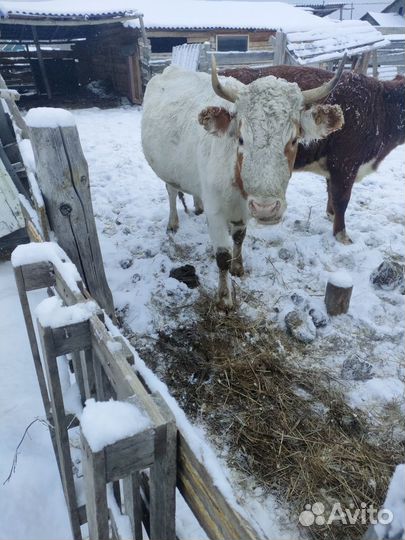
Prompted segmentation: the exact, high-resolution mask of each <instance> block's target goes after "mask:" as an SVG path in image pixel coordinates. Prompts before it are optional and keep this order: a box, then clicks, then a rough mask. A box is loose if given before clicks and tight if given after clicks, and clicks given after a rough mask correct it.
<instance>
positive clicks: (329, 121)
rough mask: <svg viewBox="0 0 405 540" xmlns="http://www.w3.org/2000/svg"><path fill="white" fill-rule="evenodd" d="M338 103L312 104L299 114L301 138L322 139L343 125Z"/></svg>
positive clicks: (343, 121) (309, 139) (343, 120)
mask: <svg viewBox="0 0 405 540" xmlns="http://www.w3.org/2000/svg"><path fill="white" fill-rule="evenodd" d="M344 123H345V119H344V116H343V111H342V109H341V108H340V106H339V105H313V106H312V107H310V108H309V109H308V110H306V111H304V112H303V113H302V114H301V128H302V138H303V139H304V140H306V141H311V140H314V139H323V138H324V137H327V136H328V135H330V134H331V133H333V132H334V131H337V130H339V129H341V128H342V127H343V126H344Z"/></svg>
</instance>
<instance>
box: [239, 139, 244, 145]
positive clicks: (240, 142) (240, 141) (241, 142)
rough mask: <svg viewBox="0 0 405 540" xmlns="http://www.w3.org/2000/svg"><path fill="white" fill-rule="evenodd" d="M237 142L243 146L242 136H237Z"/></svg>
mask: <svg viewBox="0 0 405 540" xmlns="http://www.w3.org/2000/svg"><path fill="white" fill-rule="evenodd" d="M239 144H240V145H241V146H243V137H239Z"/></svg>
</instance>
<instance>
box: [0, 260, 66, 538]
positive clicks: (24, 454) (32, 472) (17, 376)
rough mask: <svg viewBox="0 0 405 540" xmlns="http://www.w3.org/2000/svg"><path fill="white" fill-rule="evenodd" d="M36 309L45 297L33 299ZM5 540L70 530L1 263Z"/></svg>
mask: <svg viewBox="0 0 405 540" xmlns="http://www.w3.org/2000/svg"><path fill="white" fill-rule="evenodd" d="M31 295H32V300H33V302H34V303H37V302H39V301H40V300H41V299H42V298H43V297H44V296H46V293H45V291H41V292H38V291H36V292H33V293H31ZM0 305H1V317H0V373H1V392H0V538H2V539H4V540H5V539H12V538H21V539H22V538H26V539H28V538H37V539H39V538H40V539H41V540H47V539H49V540H58V539H61V540H62V539H63V540H67V539H69V538H71V532H70V525H69V519H68V514H67V510H66V507H65V500H64V497H63V491H62V485H61V483H60V480H59V473H58V469H57V465H56V461H55V457H54V453H53V448H52V444H51V439H50V437H49V432H48V427H47V426H46V425H43V424H42V423H40V422H35V423H34V424H33V425H32V427H31V428H30V429H29V433H28V435H27V436H26V437H25V439H24V442H23V443H22V445H21V448H20V452H19V455H18V460H17V466H16V470H15V473H14V474H13V475H12V477H11V479H10V481H9V482H7V483H6V484H4V485H3V482H4V481H5V480H6V478H7V477H8V475H9V473H10V469H11V466H12V464H13V456H14V452H15V450H16V448H17V445H18V443H19V442H20V440H21V438H22V436H23V434H24V431H25V429H26V428H27V426H28V425H29V424H30V423H31V422H32V421H34V420H35V419H36V418H41V419H44V418H45V412H44V408H43V406H42V401H41V395H40V393H39V387H38V382H37V378H36V374H35V369H34V363H33V361H32V357H31V350H30V347H29V342H28V337H27V335H26V332H25V328H24V319H23V315H22V311H21V308H20V306H19V299H18V295H17V290H16V287H15V283H14V274H13V271H12V267H11V264H10V263H0Z"/></svg>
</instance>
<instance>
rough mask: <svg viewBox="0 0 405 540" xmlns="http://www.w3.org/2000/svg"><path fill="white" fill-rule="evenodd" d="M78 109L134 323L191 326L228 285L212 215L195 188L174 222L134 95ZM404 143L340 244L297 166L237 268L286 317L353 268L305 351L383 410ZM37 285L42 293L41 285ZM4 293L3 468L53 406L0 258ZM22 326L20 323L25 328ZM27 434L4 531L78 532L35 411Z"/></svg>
mask: <svg viewBox="0 0 405 540" xmlns="http://www.w3.org/2000/svg"><path fill="white" fill-rule="evenodd" d="M73 113H74V115H75V118H76V121H77V125H78V129H79V133H80V137H81V140H82V145H83V149H84V153H85V155H86V158H87V160H88V163H89V168H90V178H91V189H92V196H93V205H94V210H95V215H96V221H97V226H98V230H99V237H100V242H101V248H102V252H103V257H104V262H105V266H106V273H107V277H108V280H109V283H110V286H111V289H112V292H113V295H114V301H115V305H116V307H117V308H118V309H119V310H120V312H121V313H122V315H123V318H124V322H125V324H126V325H127V328H130V329H131V331H132V332H133V336H134V341H135V342H136V340H137V339H142V337H145V336H148V337H149V338H150V337H156V336H157V335H158V332H159V330H161V329H165V331H167V330H168V329H169V330H170V328H176V327H178V326H179V325H181V324H184V325H186V324H187V323H189V322H190V320H191V319H192V318H193V317H194V316H195V314H194V308H193V304H194V302H195V301H196V300H197V299H198V298H199V294H200V292H199V290H202V291H203V292H204V293H205V294H208V296H210V297H211V298H214V295H215V291H216V286H217V270H216V264H215V260H214V257H213V253H212V249H211V246H210V244H209V239H208V233H207V226H206V222H205V217H204V215H201V216H195V215H194V214H193V212H192V211H191V210H192V201H191V200H190V198H188V199H187V202H188V205H189V208H190V213H189V214H186V213H185V212H184V209H183V208H182V206H181V203H180V202H179V204H178V207H179V215H180V229H179V232H178V233H177V234H176V235H175V236H169V235H168V234H167V233H166V225H167V219H168V201H167V194H166V189H165V186H164V184H163V182H162V181H161V180H159V179H158V178H157V177H156V176H155V175H154V173H153V172H152V171H151V169H150V168H149V166H148V165H147V163H146V162H145V159H144V157H143V155H142V150H141V143H140V121H141V110H140V109H138V108H136V107H129V106H128V107H126V106H123V107H121V108H118V109H110V110H99V109H88V110H78V111H74V112H73ZM403 150H404V148H403V147H402V148H397V149H396V150H395V151H394V152H393V153H392V154H391V155H390V156H389V157H388V158H387V159H386V160H385V161H384V162H383V163H382V165H381V167H380V170H379V171H378V172H377V173H375V174H373V175H371V176H369V177H367V178H366V179H364V180H363V181H362V183H361V184H357V185H355V186H354V190H353V196H352V200H351V203H350V206H349V209H348V212H347V214H346V216H347V226H348V231H349V233H350V235H351V237H352V239H353V240H354V244H353V245H351V246H342V245H340V244H338V243H337V242H336V241H335V240H334V238H333V237H332V226H331V223H330V222H329V221H328V220H327V219H326V217H325V206H326V190H325V186H324V181H323V179H321V178H319V177H317V176H315V175H312V174H309V173H308V174H299V175H298V174H295V175H294V176H293V179H292V181H291V183H290V186H289V188H288V193H287V199H288V205H289V206H288V209H287V212H286V215H285V217H284V220H283V222H282V223H281V224H279V225H276V226H271V227H263V226H258V225H256V224H254V223H253V222H251V223H250V224H249V228H248V235H247V239H246V241H245V244H244V256H245V268H246V271H247V272H246V276H245V277H244V278H242V279H239V278H236V279H235V280H234V284H235V289H236V294H237V297H238V299H239V301H240V306H239V307H238V309H239V310H240V312H241V313H243V314H245V315H247V316H250V317H252V318H256V317H261V318H263V317H264V318H266V319H267V320H268V321H269V322H270V323H271V324H274V325H277V326H279V327H281V328H283V327H284V316H285V314H286V313H287V312H288V311H289V310H291V309H292V308H293V307H295V305H294V303H293V301H292V300H291V295H292V294H293V293H297V294H298V295H300V296H302V297H303V298H304V300H306V301H307V302H308V303H309V304H310V305H311V306H312V307H314V308H317V309H318V310H320V311H321V312H323V311H324V307H323V294H324V290H325V285H326V280H327V277H328V275H329V273H330V272H334V271H336V270H346V271H347V272H349V274H350V276H351V278H352V280H353V283H354V289H353V296H352V300H351V307H350V311H349V313H348V314H347V315H344V316H340V317H337V318H335V319H333V320H332V321H329V323H328V325H327V326H326V328H323V329H318V330H317V338H316V340H315V341H314V342H313V343H311V344H308V345H306V350H305V353H306V354H305V356H303V358H302V363H303V365H304V366H308V367H316V368H317V369H319V370H321V371H328V372H330V373H332V374H333V375H334V376H335V377H336V379H337V380H338V381H339V384H340V385H341V387H342V388H343V390H344V391H345V392H346V395H347V400H348V401H349V402H350V403H351V404H352V405H354V406H357V407H360V408H362V409H363V410H365V411H367V412H368V413H369V415H370V418H371V419H372V420H375V421H376V422H377V415H378V414H379V413H380V412H381V410H383V408H384V407H385V406H387V405H388V404H390V403H393V402H399V401H400V400H401V397H402V395H403V392H404V382H403V379H404V368H403V365H402V364H401V361H402V355H403V344H404V341H403V306H404V296H402V295H401V294H400V293H399V292H398V291H377V290H376V289H374V288H373V286H372V285H371V284H370V280H369V277H370V273H371V272H372V271H373V270H374V269H375V268H376V267H377V266H378V265H379V264H380V263H381V262H382V260H383V258H384V257H386V256H390V257H393V258H395V259H396V260H398V261H400V262H403V257H404V251H403V250H404V237H403V236H404V227H403V221H404V206H405V200H404V197H403V195H404V160H403ZM183 264H193V265H194V266H195V267H196V271H197V274H198V275H199V278H200V282H201V287H200V289H194V290H190V289H188V288H187V287H186V286H185V285H184V284H182V283H179V282H178V281H176V280H174V279H172V278H170V277H169V272H170V270H171V268H173V267H176V266H180V265H183ZM35 295H36V296H37V298H35V299H36V300H38V301H39V299H40V293H35ZM0 300H1V305H2V313H7V318H6V317H3V318H2V319H0V336H1V339H0V347H1V356H0V366H1V370H2V371H1V372H2V382H3V384H2V392H1V394H0V416H1V418H2V422H1V425H0V441H1V444H0V480H1V481H3V480H4V479H5V478H6V477H7V475H8V473H9V469H10V466H11V463H12V457H13V453H14V450H15V448H16V446H17V444H18V442H19V440H20V438H21V436H22V434H23V432H24V429H25V428H26V426H27V425H28V424H29V423H30V422H31V421H32V420H33V419H35V417H37V416H40V417H43V416H44V413H43V409H42V405H41V402H40V396H39V392H38V390H37V383H36V379H35V373H34V369H33V365H32V360H31V358H30V351H29V346H28V340H27V339H26V337H25V333H24V331H23V330H22V314H21V312H20V310H19V308H16V305H17V296H16V291H15V288H14V283H13V279H12V272H11V267H10V265H9V264H8V263H2V264H1V265H0ZM3 310H4V311H3ZM174 312H175V314H176V315H175V317H174V316H173V313H174ZM16 328H20V330H19V331H18V334H16ZM17 336H18V337H17ZM352 356H354V357H355V361H356V358H357V359H360V360H365V359H367V361H368V362H370V364H371V365H372V374H373V376H372V377H371V378H366V379H365V380H352V378H350V376H349V377H342V367H343V362H344V361H345V360H347V358H349V359H350V358H351V357H352ZM10 359H12V360H10ZM30 435H31V438H29V437H27V438H26V439H25V441H24V446H23V451H22V452H21V454H20V456H19V459H18V465H17V470H16V473H15V475H14V476H13V478H12V480H11V482H9V483H8V484H6V485H5V486H2V487H0V508H1V519H0V538H2V539H6V538H17V537H18V538H27V539H28V538H69V537H70V531H69V524H68V520H67V515H66V511H65V509H64V502H63V495H62V490H61V488H60V483H59V479H58V476H57V469H56V466H55V461H54V458H53V454H52V448H51V444H50V440H49V436H48V434H47V430H46V428H45V427H44V426H43V425H41V424H40V423H38V422H37V423H36V424H34V425H33V426H32V428H31V429H30ZM259 500H263V498H260V497H259ZM17 501H18V502H17ZM240 502H243V501H240ZM254 505H255V506H254ZM22 509H23V511H21V510H22ZM29 509H31V511H29ZM250 510H251V511H253V512H254V513H255V514H256V518H257V521H258V522H259V523H261V524H262V526H265V524H266V523H268V520H269V516H271V514H278V512H277V510H275V509H274V506H273V502H272V500H271V499H268V500H267V506H260V505H259V504H258V503H257V502H254V501H253V500H251V501H250ZM21 515H24V519H21ZM279 517H280V516H279V515H277V516H274V515H273V516H271V519H273V518H274V528H273V531H276V533H277V535H278V538H281V535H282V533H281V531H282V530H283V526H282V524H280V522H279ZM185 528H186V529H187V527H186V526H185ZM287 528H288V527H286V528H285V530H284V532H285V531H286V530H287ZM197 536H198V535H197ZM287 537H288V536H286V538H287Z"/></svg>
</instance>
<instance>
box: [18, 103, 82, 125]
mask: <svg viewBox="0 0 405 540" xmlns="http://www.w3.org/2000/svg"><path fill="white" fill-rule="evenodd" d="M25 122H26V123H27V126H29V127H32V128H58V127H72V126H73V127H74V126H75V125H76V122H75V119H74V116H73V114H72V113H70V112H69V111H66V110H65V109H57V108H54V107H36V108H35V109H30V110H29V111H28V113H27V115H26V116H25Z"/></svg>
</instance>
